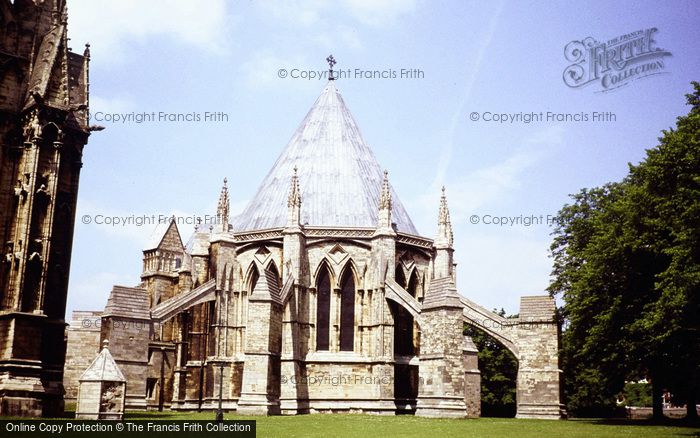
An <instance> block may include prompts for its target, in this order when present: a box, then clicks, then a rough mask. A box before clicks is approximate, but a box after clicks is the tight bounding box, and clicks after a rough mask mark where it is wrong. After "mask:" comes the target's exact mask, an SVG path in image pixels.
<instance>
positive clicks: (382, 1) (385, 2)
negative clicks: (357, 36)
mask: <svg viewBox="0 0 700 438" xmlns="http://www.w3.org/2000/svg"><path fill="white" fill-rule="evenodd" d="M345 5H346V7H347V8H348V10H349V12H350V13H351V14H352V15H353V16H354V17H355V18H356V19H357V20H359V21H360V22H361V23H363V24H366V25H370V26H386V25H389V24H392V23H394V22H395V21H396V20H397V19H398V18H399V17H401V16H403V15H407V14H411V13H413V12H414V11H415V10H416V1H415V0H345Z"/></svg>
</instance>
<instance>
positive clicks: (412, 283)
mask: <svg viewBox="0 0 700 438" xmlns="http://www.w3.org/2000/svg"><path fill="white" fill-rule="evenodd" d="M406 291H408V293H409V294H411V296H412V297H413V298H418V275H416V271H415V269H414V270H413V272H411V277H410V279H409V280H408V285H407V286H406Z"/></svg>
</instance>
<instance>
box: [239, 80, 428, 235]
mask: <svg viewBox="0 0 700 438" xmlns="http://www.w3.org/2000/svg"><path fill="white" fill-rule="evenodd" d="M295 166H296V167H297V168H298V178H299V188H300V190H301V200H302V201H301V223H302V224H306V225H310V226H329V227H354V228H375V227H376V226H377V221H378V206H379V198H380V191H381V188H382V181H383V178H384V174H383V169H382V167H381V166H380V165H379V163H378V162H377V160H376V158H375V157H374V154H373V153H372V151H371V149H370V148H369V146H368V145H367V143H366V142H365V140H364V138H363V137H362V134H361V133H360V130H359V128H358V127H357V123H356V122H355V120H354V119H353V117H352V115H351V114H350V111H348V108H347V107H346V106H345V102H344V101H343V98H342V97H341V95H340V93H339V92H338V90H337V89H336V87H335V85H334V83H333V81H331V82H329V83H328V85H327V86H326V87H325V89H324V90H323V92H322V93H321V95H320V96H319V98H318V99H317V100H316V102H315V103H314V105H313V106H312V107H311V110H310V111H309V113H308V114H307V115H306V117H305V118H304V120H303V121H302V123H301V125H300V126H299V128H297V130H296V132H295V133H294V135H293V136H292V138H291V140H290V141H289V143H288V144H287V147H286V148H285V149H284V151H282V154H281V155H280V156H279V158H278V159H277V161H276V162H275V164H274V165H273V166H272V170H270V172H269V173H268V174H267V176H266V177H265V179H264V180H263V182H262V184H261V185H260V187H259V189H258V192H257V194H256V195H255V196H254V197H253V199H252V200H251V201H250V203H249V204H248V206H247V207H246V209H245V210H244V211H243V213H242V214H241V215H240V216H238V217H237V218H236V219H235V220H234V225H233V230H234V231H235V232H241V231H251V230H262V229H268V228H279V227H284V226H285V225H286V222H287V197H288V194H289V188H290V182H291V177H292V175H293V173H294V167H295ZM392 198H393V209H392V222H394V223H396V226H397V230H398V231H401V232H405V233H409V234H418V232H417V231H416V228H415V227H414V226H413V222H411V219H410V218H409V216H408V214H407V213H406V210H405V209H404V207H403V205H402V204H401V201H399V198H398V196H396V193H394V192H393V189H392Z"/></svg>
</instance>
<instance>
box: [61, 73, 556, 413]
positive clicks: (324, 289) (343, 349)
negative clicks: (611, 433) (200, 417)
mask: <svg viewBox="0 0 700 438" xmlns="http://www.w3.org/2000/svg"><path fill="white" fill-rule="evenodd" d="M329 73H330V74H329V78H330V80H329V81H328V83H327V85H326V86H325V88H324V89H323V91H322V92H321V95H320V96H319V97H318V98H317V99H316V101H315V103H314V104H313V106H312V107H311V109H310V110H309V112H308V114H307V115H306V117H305V118H304V119H303V121H302V122H301V125H300V126H299V127H298V129H297V130H296V132H295V133H294V134H293V136H292V138H291V140H290V141H289V143H288V144H287V146H286V148H285V149H284V150H283V151H282V153H281V155H280V156H279V157H278V158H277V161H276V162H275V163H274V165H273V166H272V169H271V170H270V171H269V172H268V174H267V176H266V177H265V179H264V180H263V181H262V183H261V185H260V187H259V189H258V191H257V193H256V194H255V196H253V198H252V200H251V201H250V203H249V204H248V206H247V207H246V208H245V210H244V211H243V212H242V213H241V214H240V215H239V216H238V217H235V218H233V217H230V214H229V193H228V187H227V183H226V180H224V185H223V188H222V190H221V193H220V195H219V202H218V211H217V214H216V218H217V221H216V223H214V224H212V225H210V226H208V227H207V226H205V227H200V228H198V229H196V230H195V232H194V234H193V235H192V236H191V237H189V239H188V240H187V242H186V243H183V239H182V236H181V234H180V230H179V229H178V226H177V223H176V221H175V220H173V221H171V222H170V223H168V224H167V225H166V226H164V227H161V229H160V230H159V231H158V232H157V233H156V234H155V235H154V237H153V239H152V240H151V241H150V242H148V245H147V246H146V247H145V249H144V251H143V272H142V273H141V283H140V284H139V285H138V286H137V287H123V286H114V288H113V290H112V291H111V294H110V297H109V300H108V302H107V305H106V307H105V309H104V311H102V312H76V313H75V314H74V315H73V320H74V322H73V323H72V324H71V328H70V329H69V331H68V356H67V362H66V378H65V382H66V390H67V398H71V397H75V387H74V385H75V384H73V386H72V387H71V383H70V382H71V380H75V379H76V377H77V376H79V375H80V373H81V372H82V371H83V370H84V369H85V367H86V365H87V364H89V361H90V360H91V359H92V358H93V357H94V355H95V354H96V353H97V351H98V350H99V346H100V345H101V343H102V342H103V341H104V340H107V341H108V342H109V345H110V351H111V353H112V355H113V356H114V359H115V361H116V363H117V364H118V365H119V367H120V368H121V370H122V372H123V373H124V375H125V376H126V379H127V395H126V406H127V408H128V409H163V408H169V409H173V410H202V409H208V410H215V409H223V410H226V411H235V412H237V413H240V414H303V413H317V412H364V413H374V414H392V415H393V414H406V413H407V414H415V415H421V416H430V417H456V418H459V417H467V416H479V413H480V399H479V397H480V374H479V370H478V365H477V356H476V354H477V350H476V348H475V346H474V344H473V342H471V339H470V338H468V337H465V336H464V335H463V330H464V324H465V323H468V324H474V325H477V326H478V327H480V328H482V329H483V330H485V331H486V332H487V333H489V334H490V335H492V336H493V337H494V338H495V339H497V340H498V341H500V342H502V343H503V344H504V345H506V347H508V348H509V350H510V351H512V352H513V353H514V354H515V355H516V357H517V358H518V359H519V362H520V366H519V373H518V403H517V404H518V416H519V417H522V418H560V416H561V415H562V409H561V405H560V403H559V372H560V371H559V369H558V362H557V348H558V341H557V324H556V321H555V318H554V310H555V308H554V302H553V300H551V299H550V298H549V297H547V296H541V297H523V298H522V301H521V313H520V317H519V318H515V319H506V318H502V317H500V316H498V315H495V314H494V313H492V312H490V311H488V310H486V309H484V308H482V307H480V306H478V305H477V304H475V303H473V302H471V301H470V300H468V299H466V298H464V297H462V296H461V295H460V294H459V293H458V292H457V287H456V279H455V263H454V261H453V252H454V251H453V239H454V236H453V233H452V225H451V221H450V213H449V208H448V202H447V196H446V194H445V190H444V189H443V192H442V196H441V198H440V199H436V200H435V211H436V213H437V223H436V228H435V230H434V238H429V237H425V236H422V235H420V234H419V232H418V231H417V230H416V228H415V226H414V224H413V222H412V221H411V218H410V217H409V215H408V213H407V212H406V210H405V208H404V207H403V205H402V204H401V201H400V200H399V198H398V196H397V194H396V192H395V190H394V188H392V186H391V184H390V181H389V174H388V172H387V171H386V170H384V169H383V168H382V167H381V166H380V165H379V163H378V162H377V160H376V159H375V157H374V154H373V153H372V151H371V149H370V148H369V146H368V144H367V142H366V141H365V139H364V138H363V136H362V134H361V133H360V130H359V128H358V126H357V123H356V122H355V120H354V119H353V117H352V115H351V113H350V111H349V110H348V108H347V106H346V104H345V102H344V101H343V98H342V96H341V94H340V92H339V91H338V88H337V87H336V81H335V80H334V79H333V71H332V63H331V70H330V72H329ZM86 318H87V320H88V321H90V320H91V318H92V320H93V321H94V322H95V323H94V324H90V323H88V324H85V323H84V321H85V320H86Z"/></svg>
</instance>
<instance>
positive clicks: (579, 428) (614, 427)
mask: <svg viewBox="0 0 700 438" xmlns="http://www.w3.org/2000/svg"><path fill="white" fill-rule="evenodd" d="M125 417H126V418H125V419H127V420H128V419H152V420H156V419H157V420H185V419H192V420H194V419H198V420H209V419H212V420H213V419H214V413H212V412H202V413H196V412H192V413H173V412H128V413H127V415H126V416H125ZM225 418H226V419H227V420H233V419H243V420H257V431H258V436H260V437H282V436H284V437H364V438H369V437H392V436H400V437H426V436H438V437H465V438H466V437H483V436H496V437H518V438H520V437H522V438H526V437H537V438H542V437H585V438H590V437H635V438H636V437H673V436H678V437H700V425H696V426H695V427H690V426H686V425H684V423H682V422H679V421H670V420H669V421H668V422H667V423H663V424H652V423H650V422H648V421H644V420H635V421H632V420H590V419H586V420H562V421H552V420H516V419H514V418H478V419H469V420H445V419H428V418H419V417H413V416H409V415H401V416H376V415H360V414H332V415H324V414H317V415H299V416H293V417H287V416H284V417H282V416H275V417H243V416H237V415H233V414H231V415H228V414H227V415H225Z"/></svg>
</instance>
